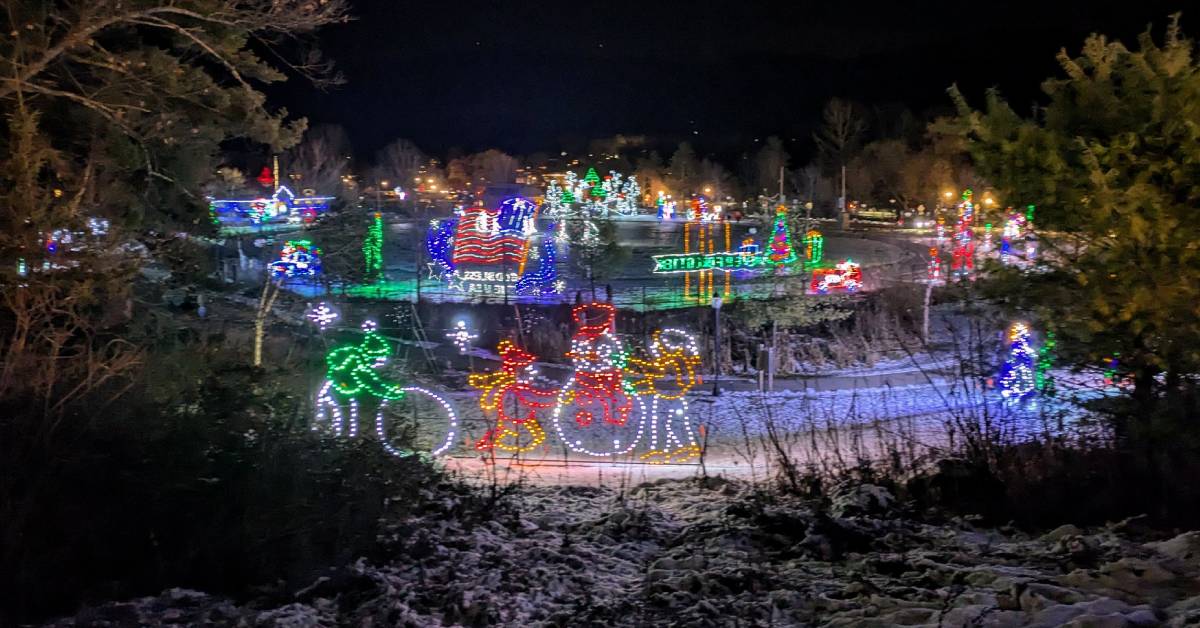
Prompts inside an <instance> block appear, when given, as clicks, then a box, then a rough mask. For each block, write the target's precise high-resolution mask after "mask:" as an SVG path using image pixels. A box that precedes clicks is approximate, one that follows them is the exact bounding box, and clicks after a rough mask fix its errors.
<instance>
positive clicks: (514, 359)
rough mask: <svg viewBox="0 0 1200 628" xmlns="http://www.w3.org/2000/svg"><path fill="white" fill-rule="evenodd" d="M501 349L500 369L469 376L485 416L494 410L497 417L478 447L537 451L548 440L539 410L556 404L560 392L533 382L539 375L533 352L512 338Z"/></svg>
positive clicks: (520, 451)
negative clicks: (535, 384) (539, 386)
mask: <svg viewBox="0 0 1200 628" xmlns="http://www.w3.org/2000/svg"><path fill="white" fill-rule="evenodd" d="M497 352H498V353H499V354H500V369H499V370H498V371H496V372H494V373H473V374H471V375H470V376H468V377H467V385H469V386H471V387H472V388H475V389H477V390H479V391H480V392H481V395H480V397H479V409H480V410H482V411H483V413H484V416H488V417H490V416H492V413H495V416H496V423H495V427H493V428H492V429H490V430H488V432H487V434H485V435H484V437H483V438H481V439H480V440H479V441H478V442H477V443H475V449H477V450H480V451H486V450H489V449H493V448H495V449H499V450H502V451H508V452H513V453H524V452H529V451H533V450H534V449H536V448H537V447H538V446H539V445H541V444H542V443H543V442H545V440H546V432H545V430H543V429H542V426H541V424H540V423H539V422H538V417H537V413H538V411H539V410H546V409H548V408H552V407H554V406H555V404H556V403H557V401H556V400H557V397H558V392H557V391H554V390H550V389H544V388H538V387H536V386H534V385H533V384H532V383H531V381H530V380H531V379H532V377H533V376H534V375H535V374H536V371H535V370H534V369H533V366H532V364H533V361H534V357H533V356H532V355H531V354H529V353H526V352H525V351H524V350H523V349H521V348H520V347H518V346H516V345H515V344H513V343H512V342H510V341H508V340H503V341H501V342H500V345H499V346H498V347H497ZM522 430H523V431H524V434H522Z"/></svg>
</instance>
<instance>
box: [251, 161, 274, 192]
mask: <svg viewBox="0 0 1200 628" xmlns="http://www.w3.org/2000/svg"><path fill="white" fill-rule="evenodd" d="M255 181H258V183H259V185H261V186H263V187H264V188H269V187H271V186H272V185H275V177H274V175H272V174H271V169H270V168H268V167H267V166H263V169H262V172H259V173H258V178H257V179H255Z"/></svg>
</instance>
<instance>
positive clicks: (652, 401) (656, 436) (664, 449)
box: [628, 329, 701, 464]
mask: <svg viewBox="0 0 1200 628" xmlns="http://www.w3.org/2000/svg"><path fill="white" fill-rule="evenodd" d="M699 366H700V349H699V346H698V345H697V344H696V339H695V338H693V337H692V336H691V335H690V334H688V333H687V332H684V331H682V330H679V329H660V330H658V331H656V332H654V336H653V338H652V339H651V342H650V347H649V348H648V357H647V358H646V359H641V358H630V359H629V367H628V369H629V373H630V374H631V375H633V376H634V377H633V378H632V379H631V384H632V388H633V391H634V392H635V393H636V394H637V395H638V396H637V401H638V406H639V408H640V410H641V414H642V416H643V417H644V418H643V422H644V423H645V424H647V425H648V426H649V428H650V429H649V431H650V442H649V446H648V450H647V451H646V452H645V453H643V454H642V455H641V459H642V460H644V461H646V462H650V463H652V464H664V463H681V462H686V461H689V460H692V459H694V458H697V457H699V456H700V453H701V452H700V446H699V445H698V444H696V436H695V434H694V433H693V431H692V425H691V418H690V417H689V416H688V403H687V393H688V391H690V390H691V389H692V388H693V387H695V386H697V385H699V384H700V383H701V381H700V375H699V373H697V372H696V369H697V368H698V367H699Z"/></svg>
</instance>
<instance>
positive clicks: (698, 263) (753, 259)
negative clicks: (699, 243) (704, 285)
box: [654, 253, 765, 273]
mask: <svg viewBox="0 0 1200 628" xmlns="http://www.w3.org/2000/svg"><path fill="white" fill-rule="evenodd" d="M764 263H765V262H764V260H763V257H762V255H756V254H751V253H681V254H676V255H655V256H654V272H656V273H690V272H693V271H697V270H724V271H731V270H756V269H757V268H758V267H760V266H762V265H763V264H764Z"/></svg>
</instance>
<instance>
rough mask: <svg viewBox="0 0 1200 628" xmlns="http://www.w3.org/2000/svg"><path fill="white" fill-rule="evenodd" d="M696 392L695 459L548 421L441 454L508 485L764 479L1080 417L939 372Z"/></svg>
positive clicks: (1043, 429) (1065, 425) (470, 419)
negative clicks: (603, 440) (971, 433)
mask: <svg viewBox="0 0 1200 628" xmlns="http://www.w3.org/2000/svg"><path fill="white" fill-rule="evenodd" d="M468 399H469V397H468ZM689 400H690V414H691V416H692V418H693V422H694V423H693V424H694V425H695V426H696V431H697V437H698V439H699V441H700V444H701V445H702V447H703V448H704V452H705V453H704V455H703V456H702V458H701V459H699V460H696V461H694V462H692V463H688V464H667V465H652V464H648V463H645V462H643V461H641V460H640V459H639V457H638V454H640V453H641V452H642V451H643V450H644V448H643V447H638V448H637V449H635V450H634V452H633V453H632V454H630V455H626V456H621V457H616V458H614V459H605V458H595V457H589V456H584V455H580V454H577V453H574V452H570V451H569V450H567V448H566V447H564V446H562V445H561V443H560V442H559V441H558V439H557V438H556V436H555V434H554V432H553V430H552V429H551V427H550V426H549V425H545V427H546V429H547V432H548V437H547V441H546V443H545V444H544V445H543V446H542V447H540V448H539V449H538V450H536V451H534V452H530V453H528V454H522V455H500V454H499V452H497V455H496V456H495V458H494V459H493V458H492V457H490V456H485V455H483V454H482V453H474V452H470V450H469V447H463V448H460V449H459V451H458V452H457V453H456V454H454V455H451V456H449V457H447V458H444V459H443V462H444V463H445V465H446V467H447V468H448V469H450V470H452V471H454V472H456V473H460V474H462V475H463V476H464V477H466V478H468V479H473V480H477V481H492V480H493V479H494V480H496V481H500V482H504V483H511V482H524V483H533V484H549V485H554V484H565V485H630V484H636V483H639V482H646V481H655V480H660V479H664V478H684V477H692V476H696V475H700V474H707V475H709V476H723V477H729V478H744V479H763V478H765V477H768V476H770V475H772V474H773V473H774V472H776V471H777V469H778V466H777V465H778V462H779V459H780V457H781V456H782V455H786V456H787V458H789V459H790V460H791V461H792V462H793V463H795V464H798V465H801V466H805V465H813V466H816V467H823V468H838V467H846V466H853V465H855V464H857V463H858V462H859V461H875V462H877V461H881V460H887V459H889V458H890V457H891V456H894V455H897V454H900V455H903V456H906V457H908V458H915V457H919V456H921V455H923V454H925V453H929V452H931V451H935V450H937V449H940V448H945V447H947V446H948V445H949V444H950V440H951V438H952V433H954V432H956V431H957V432H961V431H962V430H964V429H972V428H974V427H979V426H981V425H982V424H983V423H984V422H986V425H987V426H988V429H990V430H992V431H993V432H994V433H997V434H1003V435H1004V436H1006V437H1010V438H1016V439H1020V438H1023V437H1027V436H1029V435H1032V434H1043V433H1055V434H1064V433H1067V432H1070V431H1071V430H1072V429H1073V425H1072V423H1073V420H1074V418H1073V417H1074V416H1075V412H1074V406H1073V405H1072V404H1069V403H1066V402H1055V403H1053V404H1046V403H1043V404H1042V406H1041V407H1026V408H1008V407H1005V406H1002V405H1001V404H1000V403H998V401H997V400H996V399H995V397H994V396H992V395H988V396H986V397H981V396H979V395H978V394H976V393H964V392H963V391H961V390H956V389H955V388H953V387H952V386H950V385H949V384H948V383H946V382H942V381H938V380H935V383H934V385H930V384H925V385H910V386H898V387H891V386H884V387H875V388H853V389H845V390H833V391H824V392H811V391H810V392H805V391H784V392H776V393H773V394H770V395H764V394H760V393H757V392H728V393H725V394H724V395H722V396H721V397H717V398H714V397H712V396H711V395H710V394H707V393H703V394H695V395H692V396H690V397H689ZM476 410H477V409H476ZM463 429H464V434H465V435H467V436H466V438H465V442H468V443H473V442H475V441H474V439H476V438H478V437H480V436H482V434H483V432H484V431H486V429H487V425H486V423H485V422H484V420H483V419H482V417H481V415H479V414H478V412H474V413H470V412H469V413H467V414H466V416H465V417H464V419H463Z"/></svg>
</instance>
